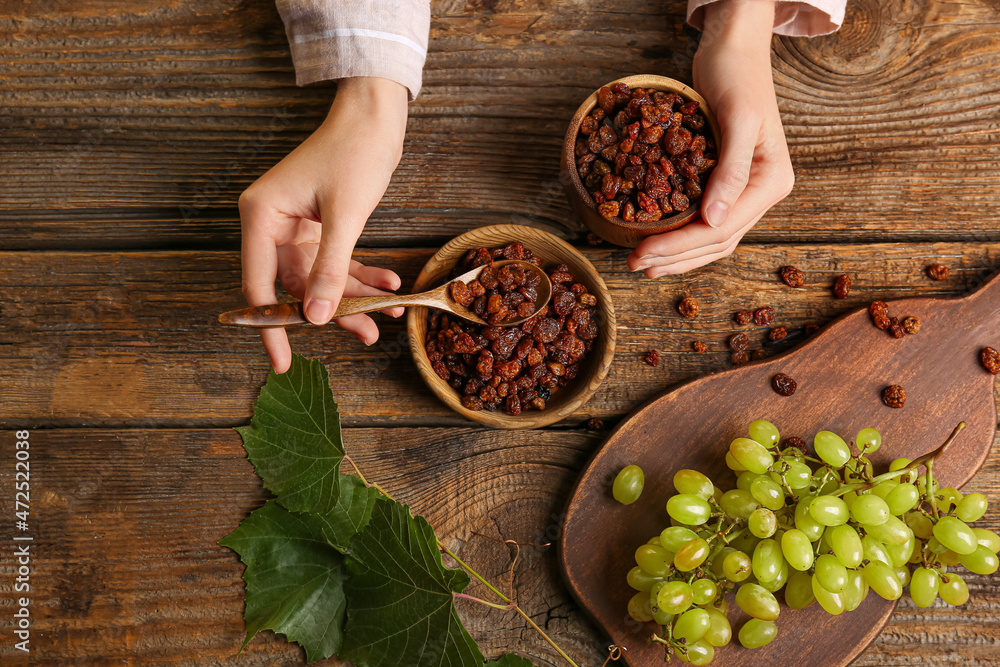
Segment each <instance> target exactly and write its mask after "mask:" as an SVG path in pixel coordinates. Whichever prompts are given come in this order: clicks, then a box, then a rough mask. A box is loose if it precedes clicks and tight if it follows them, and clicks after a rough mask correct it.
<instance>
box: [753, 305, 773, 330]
mask: <svg viewBox="0 0 1000 667" xmlns="http://www.w3.org/2000/svg"><path fill="white" fill-rule="evenodd" d="M753 322H754V324H756V325H757V326H759V327H769V326H771V322H774V308H771V306H764V307H763V308H758V309H757V310H756V311H755V312H754V314H753Z"/></svg>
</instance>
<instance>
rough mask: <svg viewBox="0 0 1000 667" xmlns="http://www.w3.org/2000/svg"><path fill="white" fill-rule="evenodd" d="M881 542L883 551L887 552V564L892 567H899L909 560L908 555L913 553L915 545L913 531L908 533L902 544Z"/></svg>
mask: <svg viewBox="0 0 1000 667" xmlns="http://www.w3.org/2000/svg"><path fill="white" fill-rule="evenodd" d="M883 544H884V546H885V552H886V553H887V554H889V561H890V563H889V564H890V565H892V566H893V567H900V566H901V565H906V564H907V563H909V562H910V556H912V555H913V551H914V549H915V548H916V546H917V539H916V538H915V537H914V536H913V533H910V537H909V539H907V540H906V542H903V543H902V544H887V543H883Z"/></svg>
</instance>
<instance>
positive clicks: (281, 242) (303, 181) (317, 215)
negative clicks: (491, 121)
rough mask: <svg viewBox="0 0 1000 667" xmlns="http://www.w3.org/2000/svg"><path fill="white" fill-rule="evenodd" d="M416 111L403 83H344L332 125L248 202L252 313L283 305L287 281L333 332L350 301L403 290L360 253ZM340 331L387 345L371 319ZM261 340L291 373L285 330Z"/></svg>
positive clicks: (310, 313)
mask: <svg viewBox="0 0 1000 667" xmlns="http://www.w3.org/2000/svg"><path fill="white" fill-rule="evenodd" d="M406 105H407V91H406V88H404V87H403V86H402V85H400V84H398V83H395V82H393V81H389V80H386V79H377V78H352V79H345V80H343V81H341V82H340V84H339V85H338V87H337V96H336V98H335V99H334V102H333V106H332V107H331V109H330V113H329V114H328V115H327V117H326V120H324V121H323V124H322V125H320V127H319V128H318V129H317V130H316V131H315V132H314V133H313V134H312V135H311V136H310V137H309V138H308V139H306V140H305V141H303V142H302V144H301V145H299V147H298V148H296V149H295V150H294V151H292V152H291V153H289V154H288V155H287V156H286V157H285V159H283V160H282V161H281V162H279V163H278V164H276V165H275V166H274V167H272V168H271V169H270V171H268V172H267V173H266V174H264V175H263V176H261V177H260V178H259V179H257V181H256V182H254V184H253V185H251V186H250V187H249V188H247V190H246V192H244V193H243V195H242V196H241V197H240V219H241V221H242V225H243V253H242V259H243V295H244V296H245V297H246V300H247V302H248V303H249V304H250V305H251V306H263V305H267V304H270V303H276V302H277V295H276V293H275V286H274V281H275V278H276V277H277V278H280V279H281V283H282V285H284V287H285V289H286V290H287V291H288V292H289V294H292V295H293V296H295V297H296V298H299V299H302V300H303V301H304V302H305V315H306V317H307V318H308V319H309V321H310V322H312V323H313V324H326V323H327V322H329V321H330V317H331V316H332V315H333V313H334V312H335V311H336V309H337V305H338V304H339V303H340V299H341V297H342V296H374V295H376V294H385V292H384V291H383V290H397V289H399V286H400V280H399V276H397V275H396V274H395V273H393V272H392V271H389V270H387V269H378V268H374V267H367V266H363V265H362V264H360V263H359V262H355V261H353V260H352V259H351V253H352V252H353V251H354V244H355V243H357V240H358V237H359V236H361V231H362V230H363V229H364V226H365V222H367V220H368V216H369V215H371V212H372V211H373V210H374V209H375V206H376V205H378V202H379V200H380V199H381V198H382V195H383V194H384V193H385V189H386V187H387V186H388V185H389V179H390V177H391V176H392V172H393V170H395V168H396V165H398V164H399V159H400V157H401V156H402V151H403V135H404V133H405V131H406V112H407V108H406ZM402 313H403V309H402V308H395V309H392V311H389V312H388V314H390V315H392V316H393V317H398V316H399V315H401V314H402ZM337 324H338V325H339V326H340V327H342V328H343V329H345V330H347V331H350V332H351V333H353V334H354V335H355V336H357V337H358V338H359V339H360V340H361V341H362V342H363V343H365V344H366V345H371V344H372V343H374V342H375V341H376V340H378V327H377V326H376V325H375V322H374V320H372V319H371V318H370V317H368V316H367V315H352V316H350V317H343V318H340V319H338V320H337ZM261 338H262V339H263V341H264V347H265V349H266V350H267V353H268V356H270V358H271V365H272V366H273V367H274V370H275V371H276V372H278V373H284V372H285V371H286V370H288V367H289V365H290V364H291V358H292V356H291V355H292V353H291V348H290V347H289V345H288V337H287V336H286V335H285V330H284V329H262V330H261Z"/></svg>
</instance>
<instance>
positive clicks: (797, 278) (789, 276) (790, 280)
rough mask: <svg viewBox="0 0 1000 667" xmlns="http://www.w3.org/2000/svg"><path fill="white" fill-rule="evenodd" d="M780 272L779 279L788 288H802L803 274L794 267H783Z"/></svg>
mask: <svg viewBox="0 0 1000 667" xmlns="http://www.w3.org/2000/svg"><path fill="white" fill-rule="evenodd" d="M780 271H781V279H782V280H784V281H785V284H786V285H788V286H789V287H802V285H804V284H805V274H804V273H802V271H801V270H799V269H797V268H795V267H794V266H783V267H781V269H780Z"/></svg>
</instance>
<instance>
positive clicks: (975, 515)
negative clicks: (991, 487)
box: [955, 493, 989, 523]
mask: <svg viewBox="0 0 1000 667" xmlns="http://www.w3.org/2000/svg"><path fill="white" fill-rule="evenodd" d="M988 504H989V503H988V502H987V500H986V496H984V495H983V494H981V493H970V494H969V495H967V496H966V497H964V498H962V500H960V501H959V503H958V507H956V508H955V513H956V514H957V515H958V518H959V519H961V520H962V521H964V522H965V523H970V522H972V521H979V520H980V519H982V518H983V515H984V514H986V508H987V506H988Z"/></svg>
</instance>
